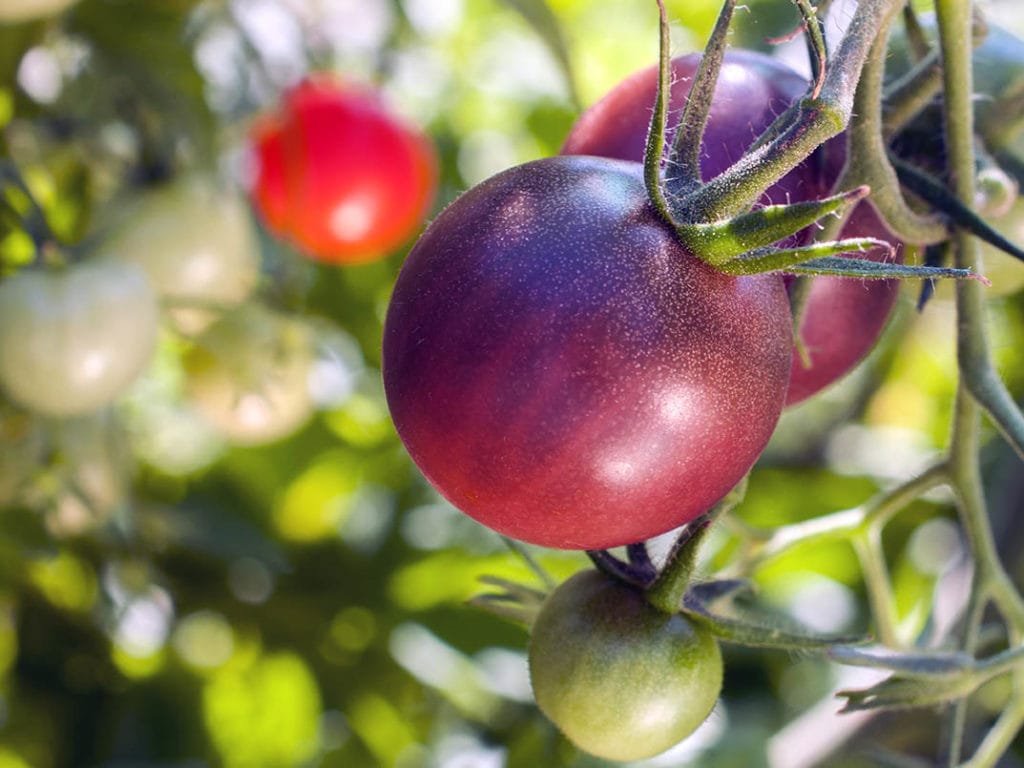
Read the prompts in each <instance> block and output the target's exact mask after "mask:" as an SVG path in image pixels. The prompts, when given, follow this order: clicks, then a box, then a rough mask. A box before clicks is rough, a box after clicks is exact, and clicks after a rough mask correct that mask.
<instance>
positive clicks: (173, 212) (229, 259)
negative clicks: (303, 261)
mask: <svg viewBox="0 0 1024 768" xmlns="http://www.w3.org/2000/svg"><path fill="white" fill-rule="evenodd" d="M107 250H109V251H110V252H111V253H112V254H114V255H116V256H117V257H118V258H121V259H124V260H125V261H128V262H132V263H135V264H138V265H139V266H141V267H142V268H143V269H144V270H146V274H147V275H148V276H149V279H150V282H151V283H152V284H153V287H154V288H155V289H156V291H157V293H158V294H159V295H160V298H161V299H162V300H163V301H164V302H165V304H167V305H168V309H169V316H170V318H171V321H172V322H173V323H174V325H175V326H176V327H177V328H178V330H180V331H182V332H183V333H187V334H195V333H198V332H200V331H202V330H203V329H204V328H205V327H206V326H208V325H209V324H210V322H211V321H212V320H214V319H215V318H216V316H217V313H218V311H219V310H224V309H228V308H231V307H234V306H237V305H238V304H240V303H241V302H243V301H244V300H245V299H246V298H248V296H249V294H251V293H252V291H253V288H255V286H256V282H257V280H258V279H259V274H260V264H259V250H258V245H257V242H256V237H255V233H254V232H253V227H252V222H251V220H250V219H249V212H248V209H247V207H246V205H245V203H244V201H243V200H242V199H241V198H240V197H238V196H237V195H234V194H231V193H230V192H229V191H227V190H224V189H221V188H219V187H218V186H217V185H216V183H215V182H214V181H213V179H210V178H206V177H204V176H202V175H198V174H194V175H186V176H183V177H180V178H178V179H175V180H174V181H172V182H170V183H168V184H166V185H164V186H160V187H156V188H153V189H152V190H148V191H145V192H143V193H142V196H141V197H140V198H139V200H138V202H137V203H136V204H134V205H131V206H129V207H128V209H127V210H126V211H125V212H124V214H123V215H122V216H121V217H120V220H119V223H118V225H117V226H116V228H115V232H114V235H113V236H112V238H111V240H110V241H109V242H108V243H107Z"/></svg>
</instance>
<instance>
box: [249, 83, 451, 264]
mask: <svg viewBox="0 0 1024 768" xmlns="http://www.w3.org/2000/svg"><path fill="white" fill-rule="evenodd" d="M252 144H253V148H254V153H253V154H254V158H255V166H256V167H255V175H254V180H253V184H252V190H251V194H252V199H253V202H254V203H255V205H256V208H257V210H258V211H259V213H260V215H261V216H262V218H263V221H264V222H265V223H266V225H267V227H268V228H269V229H271V230H272V231H273V232H275V233H277V234H278V235H280V236H282V237H284V238H286V239H289V240H291V241H292V242H293V243H294V244H295V245H296V246H297V247H298V248H299V249H301V250H302V251H304V252H305V253H307V254H308V255H310V256H312V257H313V258H315V259H319V260H321V261H325V262H329V263H337V264H352V263H357V262H365V261H372V260H374V259H379V258H382V257H384V256H386V255H387V254H388V253H389V252H390V251H391V250H393V249H395V248H397V247H398V246H400V245H402V244H403V243H404V242H405V241H406V240H408V238H409V237H410V236H411V235H412V234H413V233H414V232H415V231H416V230H417V229H418V228H419V227H420V225H421V223H422V221H423V217H424V216H425V215H426V213H427V210H428V208H429V207H430V204H431V201H432V200H433V197H434V193H435V187H436V175H437V168H436V165H437V161H436V158H435V155H434V149H433V147H432V145H431V144H430V143H429V142H428V141H427V139H426V138H425V137H424V136H423V135H422V134H421V133H419V131H417V130H416V129H414V128H413V127H411V126H410V125H408V124H406V123H405V122H403V121H401V120H400V119H399V118H398V117H397V116H395V115H394V114H393V113H391V112H390V111H389V110H388V109H387V108H386V107H385V105H384V104H383V102H382V101H381V98H380V96H379V95H378V94H377V93H374V92H373V91H371V90H368V89H366V88H363V87H360V86H357V85H354V84H347V83H341V82H338V81H336V80H334V79H332V78H330V77H328V76H326V75H318V76H313V77H310V78H308V79H306V80H305V81H303V82H302V83H301V84H300V85H298V86H297V87H296V88H294V89H293V90H292V91H290V92H289V93H288V94H287V95H286V96H285V98H284V103H283V105H282V106H281V108H280V110H279V111H277V112H275V113H273V114H270V115H268V116H266V117H264V118H263V119H262V120H259V121H257V122H256V124H255V125H254V127H253V130H252Z"/></svg>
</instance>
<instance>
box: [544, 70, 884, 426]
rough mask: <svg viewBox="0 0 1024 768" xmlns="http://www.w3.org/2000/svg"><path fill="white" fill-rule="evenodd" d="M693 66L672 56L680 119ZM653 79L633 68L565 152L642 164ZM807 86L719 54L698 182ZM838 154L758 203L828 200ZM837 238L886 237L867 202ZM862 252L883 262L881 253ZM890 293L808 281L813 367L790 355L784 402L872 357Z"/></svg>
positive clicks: (831, 152)
mask: <svg viewBox="0 0 1024 768" xmlns="http://www.w3.org/2000/svg"><path fill="white" fill-rule="evenodd" d="M699 64H700V54H691V55H688V56H681V57H678V58H675V59H673V60H672V82H673V87H672V93H671V99H670V105H669V108H670V109H671V110H672V113H671V114H678V113H679V110H681V109H682V108H683V106H684V105H685V103H686V97H687V95H688V94H689V90H690V85H691V83H692V82H693V78H694V76H695V74H696V71H697V67H698V66H699ZM657 76H658V72H657V68H656V67H649V68H647V69H644V70H641V71H640V72H637V73H635V74H633V75H632V76H630V77H627V78H626V79H625V80H623V81H622V82H621V83H620V84H619V85H617V86H616V87H615V88H613V89H612V90H611V91H610V92H609V93H607V94H606V95H605V96H604V97H603V98H602V99H601V100H599V101H598V102H597V103H596V104H594V105H593V106H591V107H590V108H589V109H587V110H586V111H585V112H584V113H583V115H582V116H581V117H580V119H579V121H578V122H577V123H576V125H575V126H573V128H572V130H571V132H570V134H569V136H568V138H567V139H566V141H565V144H564V146H563V148H562V152H563V154H589V155H599V156H602V157H617V158H620V159H624V160H635V161H640V160H642V159H643V153H644V146H645V142H646V139H647V130H648V126H649V123H650V110H651V105H653V103H654V96H655V91H656V88H657ZM806 88H807V82H806V80H804V79H803V78H802V77H801V76H800V75H798V74H797V73H795V72H793V71H792V70H790V69H789V68H788V67H786V66H785V65H784V64H782V63H780V62H778V61H777V60H775V59H773V58H771V57H769V56H765V55H763V54H760V53H756V52H753V51H743V50H729V51H727V52H726V54H725V61H724V63H723V66H722V71H721V74H720V76H719V80H718V83H717V86H716V89H715V97H714V100H713V104H712V107H711V113H710V115H709V117H708V123H707V127H706V129H705V133H704V142H703V153H702V155H701V170H702V173H703V175H704V178H705V179H710V178H712V177H714V176H716V175H717V174H719V173H721V172H722V171H724V170H725V169H726V168H728V167H729V166H730V165H731V164H732V163H734V162H735V161H737V160H739V159H740V158H741V157H742V156H743V154H744V152H745V151H746V150H747V148H748V147H749V146H750V144H751V143H752V142H753V141H754V139H756V138H757V137H758V136H759V135H760V133H761V132H762V131H763V130H764V129H765V128H767V127H768V126H769V125H770V124H771V122H772V121H773V120H774V119H775V117H776V116H777V115H778V114H780V113H781V112H782V111H784V110H785V108H786V107H787V106H788V105H789V104H790V103H791V102H793V101H795V100H796V99H798V98H800V97H801V96H803V94H804V93H805V91H806ZM673 133H674V128H673V129H670V131H669V135H670V137H671V135H672V134H673ZM670 140H671V139H670ZM844 154H845V153H844V150H843V145H842V139H839V140H836V141H833V142H830V143H829V144H828V145H826V147H824V148H822V150H819V151H817V152H815V153H814V154H812V155H811V156H810V157H809V158H808V159H807V160H805V161H804V163H802V164H801V165H799V166H797V167H796V168H794V169H793V170H792V171H790V172H789V173H788V174H786V176H784V177H783V178H782V179H780V180H779V181H778V182H777V183H776V184H774V185H773V186H772V187H771V188H770V189H769V190H768V191H767V192H766V193H765V195H764V197H763V198H762V201H761V202H762V203H766V204H767V203H785V202H787V201H792V202H796V201H800V200H809V199H814V198H819V197H823V196H825V195H827V194H828V193H829V192H830V191H831V186H832V183H833V181H834V180H835V179H836V178H837V177H838V174H839V172H840V171H841V169H842V165H843V157H844ZM808 232H810V230H808ZM808 237H809V234H805V235H802V236H798V237H794V238H790V239H789V240H787V241H786V244H789V245H799V244H803V243H806V242H807V239H808ZM841 237H876V238H879V239H882V240H887V241H890V242H891V241H892V240H893V238H892V236H891V234H890V233H889V232H888V230H887V229H886V228H885V226H884V224H883V223H882V222H881V220H880V219H879V218H878V216H877V215H876V214H875V213H874V210H873V209H872V208H871V206H870V205H869V204H868V203H866V202H865V203H861V204H860V205H859V206H858V207H857V208H856V209H855V210H854V212H853V214H852V215H851V217H850V221H849V222H848V223H847V225H846V226H845V227H844V229H843V231H842V233H841ZM865 256H867V257H868V258H882V257H883V256H884V252H882V251H878V252H872V253H868V254H865ZM788 282H790V281H788V280H787V283H788ZM898 292H899V283H898V281H893V280H871V281H866V280H857V279H849V278H838V277H817V278H814V279H813V280H812V282H811V288H810V291H809V293H808V296H807V299H806V304H805V309H804V319H803V323H802V325H801V338H802V339H803V341H804V343H805V345H806V348H807V350H808V353H809V354H810V360H811V365H810V367H805V366H804V364H803V361H802V360H801V359H800V357H799V355H798V353H797V352H796V350H794V353H793V362H792V372H791V374H790V383H789V390H788V392H787V395H786V405H787V406H790V405H794V404H796V403H798V402H800V401H802V400H804V399H806V398H808V397H810V396H811V395H813V394H815V393H817V392H818V391H820V390H821V389H823V388H824V387H826V386H828V385H829V384H831V383H832V382H834V381H836V380H837V379H839V378H841V377H842V376H843V375H845V374H846V373H848V372H849V371H850V370H851V369H852V368H853V367H854V366H856V364H857V363H858V362H860V360H861V359H863V358H864V356H866V355H867V353H868V352H870V351H871V349H872V348H873V347H874V345H875V343H876V342H877V340H878V337H879V336H880V335H881V332H882V330H883V329H884V328H885V326H886V324H887V323H888V320H889V317H890V316H891V314H892V310H893V308H894V306H895V304H896V299H897V296H898Z"/></svg>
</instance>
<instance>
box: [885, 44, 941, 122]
mask: <svg viewBox="0 0 1024 768" xmlns="http://www.w3.org/2000/svg"><path fill="white" fill-rule="evenodd" d="M941 90H942V65H941V63H940V61H939V54H938V51H932V52H930V53H929V54H928V55H927V56H926V57H925V58H924V59H922V60H921V61H919V62H918V63H917V64H915V65H914V66H913V67H912V68H911V70H910V71H909V72H907V73H906V74H905V75H903V76H902V77H901V78H900V79H899V80H897V81H896V82H894V83H893V84H892V85H890V86H889V87H888V88H886V90H885V101H884V102H883V105H882V106H883V118H882V136H883V137H884V138H885V139H886V140H887V141H888V140H891V139H892V138H893V137H894V136H895V135H896V134H897V133H899V132H900V131H902V130H903V129H904V128H906V127H907V125H908V124H909V123H910V121H911V120H913V119H914V118H915V117H916V116H917V115H918V114H920V112H921V110H923V109H924V108H925V107H927V106H928V105H929V104H930V103H931V102H932V100H933V99H934V98H935V97H936V96H938V94H939V92H940V91H941Z"/></svg>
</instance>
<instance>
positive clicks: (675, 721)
mask: <svg viewBox="0 0 1024 768" xmlns="http://www.w3.org/2000/svg"><path fill="white" fill-rule="evenodd" d="M529 662H530V681H531V683H532V684H533V693H534V696H535V698H536V700H537V704H538V706H539V707H540V709H541V711H542V712H544V714H545V715H547V716H548V718H550V719H551V720H552V721H553V722H554V723H555V725H557V726H558V727H559V729H561V731H562V732H563V733H564V734H565V735H566V736H567V737H568V738H569V740H570V741H572V742H573V743H574V744H575V745H576V746H577V747H579V748H580V749H582V750H583V751H585V752H589V753H590V754H593V755H596V756H598V757H602V758H605V759H607V760H619V761H628V760H640V759H643V758H647V757H651V756H653V755H657V754H659V753H661V752H664V751H665V750H666V749H668V748H669V747H672V746H674V745H675V744H677V743H679V742H680V741H682V740H683V739H685V738H686V737H687V736H689V735H690V734H691V733H693V731H694V730H696V728H697V727H698V726H699V725H700V724H701V723H702V722H704V720H705V719H706V718H707V717H708V715H709V714H710V713H711V710H712V709H713V708H714V706H715V702H716V701H717V699H718V694H719V692H720V691H721V688H722V656H721V652H720V651H719V648H718V643H717V641H716V640H715V638H714V637H713V636H712V635H711V633H710V632H708V631H707V630H705V629H703V628H702V627H699V626H696V625H694V624H692V623H691V622H690V621H689V620H687V619H686V618H685V617H684V616H682V615H681V614H667V613H664V612H662V611H660V610H658V609H657V608H655V607H653V606H652V605H650V604H649V603H648V602H647V601H646V600H645V599H644V596H643V594H642V593H641V592H640V591H638V590H635V589H632V588H630V587H628V586H626V585H624V584H620V583H617V582H615V581H613V580H611V579H610V578H608V577H607V576H605V575H604V574H601V573H599V572H597V571H593V570H588V571H583V572H581V573H577V574H576V575H574V576H572V577H571V578H570V579H568V580H567V581H566V582H565V583H564V584H562V585H561V586H559V587H558V588H557V589H556V590H555V591H554V593H552V595H551V596H550V597H549V598H548V599H547V601H546V602H545V603H544V606H543V608H542V609H541V611H540V614H539V615H538V617H537V620H536V622H535V623H534V625H533V629H532V631H531V636H530V651H529Z"/></svg>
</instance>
